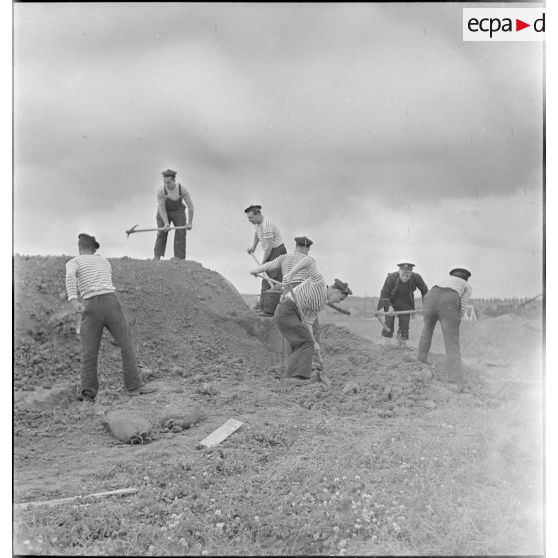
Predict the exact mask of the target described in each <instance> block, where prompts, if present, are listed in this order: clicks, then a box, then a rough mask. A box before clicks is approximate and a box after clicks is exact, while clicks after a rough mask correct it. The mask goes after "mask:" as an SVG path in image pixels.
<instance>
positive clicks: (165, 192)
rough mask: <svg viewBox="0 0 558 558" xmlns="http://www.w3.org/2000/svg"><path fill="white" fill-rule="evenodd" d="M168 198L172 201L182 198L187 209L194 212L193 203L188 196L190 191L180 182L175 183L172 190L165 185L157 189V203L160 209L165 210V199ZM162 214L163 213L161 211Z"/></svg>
mask: <svg viewBox="0 0 558 558" xmlns="http://www.w3.org/2000/svg"><path fill="white" fill-rule="evenodd" d="M166 198H169V199H171V200H173V201H179V200H184V203H185V204H186V206H187V207H188V211H191V212H192V213H194V204H193V202H192V198H191V197H190V192H188V190H187V189H186V188H184V186H182V184H178V183H177V184H176V187H175V188H174V189H173V190H169V189H168V188H167V187H166V186H165V185H163V186H161V187H160V188H159V189H158V190H157V205H158V207H159V210H160V211H165V213H166V211H167V208H166V206H165V199H166ZM163 215H164V213H163Z"/></svg>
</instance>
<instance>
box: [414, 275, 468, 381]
mask: <svg viewBox="0 0 558 558" xmlns="http://www.w3.org/2000/svg"><path fill="white" fill-rule="evenodd" d="M470 276H471V272H470V271H468V270H467V269H463V268H455V269H452V270H451V271H450V272H449V277H446V278H444V279H442V280H441V281H438V283H436V284H435V285H434V286H433V287H432V289H431V290H430V291H428V293H427V294H426V295H425V296H424V299H423V320H424V326H423V328H422V332H421V334H420V340H419V347H418V357H417V358H418V360H419V361H420V362H424V363H426V362H427V358H428V353H429V352H430V346H431V344H432V335H433V333H434V328H435V327H436V324H437V323H438V320H440V323H441V324H442V334H443V336H444V344H445V347H446V368H447V377H448V381H449V382H450V383H454V384H457V387H458V389H459V391H462V390H463V386H464V381H463V373H462V366H461V349H460V346H459V326H460V324H461V318H463V316H464V315H465V312H466V310H467V306H469V302H470V300H471V294H472V289H471V285H470V284H469V277H470Z"/></svg>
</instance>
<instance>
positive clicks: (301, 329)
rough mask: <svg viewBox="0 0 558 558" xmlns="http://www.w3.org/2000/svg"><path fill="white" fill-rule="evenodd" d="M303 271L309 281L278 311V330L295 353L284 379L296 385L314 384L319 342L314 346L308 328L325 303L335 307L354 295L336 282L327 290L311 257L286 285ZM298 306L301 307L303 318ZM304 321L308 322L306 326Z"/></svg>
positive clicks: (285, 280)
mask: <svg viewBox="0 0 558 558" xmlns="http://www.w3.org/2000/svg"><path fill="white" fill-rule="evenodd" d="M302 270H304V271H306V272H307V278H306V279H305V280H304V281H303V282H302V283H300V284H299V285H297V286H296V287H294V289H293V290H292V292H291V291H290V290H289V292H288V293H287V294H286V295H285V297H284V299H283V300H282V301H281V302H280V303H279V305H278V306H277V309H276V310H275V319H276V321H277V327H278V328H279V331H280V332H281V333H282V334H283V335H284V336H285V337H286V339H287V341H288V342H289V343H290V345H291V349H292V352H291V354H290V356H289V361H288V362H287V371H286V378H285V379H286V380H287V381H289V382H292V383H294V384H297V385H302V384H305V383H308V382H310V381H311V379H312V359H313V356H314V351H317V350H318V349H319V346H318V344H317V342H316V343H314V340H313V339H312V336H311V335H310V332H309V331H308V328H307V325H308V326H309V327H310V328H312V326H313V324H314V322H315V321H316V319H317V317H318V314H319V313H320V312H321V311H322V310H323V309H324V307H325V305H326V303H329V304H335V303H337V302H341V301H342V300H345V299H346V298H347V296H349V295H350V294H353V292H352V291H351V289H350V288H349V285H348V284H347V283H344V282H343V281H340V280H339V279H335V281H334V283H333V285H331V286H327V285H326V283H325V280H324V278H323V276H322V275H321V273H319V272H318V270H317V269H316V263H315V262H314V259H313V258H311V257H310V256H307V257H305V258H304V259H303V260H301V261H299V262H298V263H297V264H296V265H295V267H294V268H293V269H292V270H291V271H290V272H289V273H287V274H286V275H285V276H284V277H283V284H284V285H287V284H290V283H291V281H292V279H293V278H294V277H297V274H299V273H300V272H301V271H302ZM293 293H294V296H293ZM295 298H296V301H295ZM297 302H298V304H297ZM298 305H300V310H302V315H301V312H300V311H299V309H298ZM303 321H306V324H307V325H305V324H304V322H303Z"/></svg>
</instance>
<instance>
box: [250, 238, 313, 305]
mask: <svg viewBox="0 0 558 558" xmlns="http://www.w3.org/2000/svg"><path fill="white" fill-rule="evenodd" d="M294 240H295V250H294V252H292V253H291V254H283V255H281V256H279V257H277V258H275V259H274V260H272V261H270V262H267V263H264V264H261V265H259V266H257V267H255V268H254V269H252V270H251V271H250V273H251V274H252V275H257V274H258V273H262V272H265V273H268V274H269V272H270V271H273V270H275V269H280V270H281V273H282V276H283V277H284V276H285V275H286V274H287V273H289V272H290V271H291V270H292V269H293V268H294V266H295V265H296V264H297V263H298V262H299V261H300V260H303V259H304V258H305V257H306V256H307V255H308V252H309V251H310V246H312V244H314V242H312V240H310V239H309V238H308V237H306V236H297V237H295V239H294ZM307 276H308V272H307V271H305V270H301V271H299V272H298V273H297V274H296V275H295V276H294V277H293V278H292V279H291V287H294V286H296V285H298V284H300V283H302V281H304V279H306V277H307ZM285 293H286V287H285V288H283V295H284V294H285Z"/></svg>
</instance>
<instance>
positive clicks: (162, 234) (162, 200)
mask: <svg viewBox="0 0 558 558" xmlns="http://www.w3.org/2000/svg"><path fill="white" fill-rule="evenodd" d="M162 174H163V185H162V186H161V187H160V188H159V189H158V190H157V216H156V219H157V226H158V227H159V228H160V229H162V230H159V231H158V232H157V240H156V241H155V248H154V253H155V259H156V260H160V259H161V257H162V256H164V255H165V248H166V247H167V236H168V234H169V230H170V223H171V222H172V223H173V224H174V226H175V231H174V258H171V259H174V260H185V259H186V230H187V229H188V230H190V229H191V228H192V221H193V219H194V204H193V203H192V198H190V193H189V192H188V190H186V188H184V186H182V184H178V183H177V182H176V180H175V177H176V171H174V170H171V169H167V170H166V171H163V173H162ZM183 201H184V203H182V202H183ZM184 204H186V207H187V208H188V223H186V212H185V210H184Z"/></svg>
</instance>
